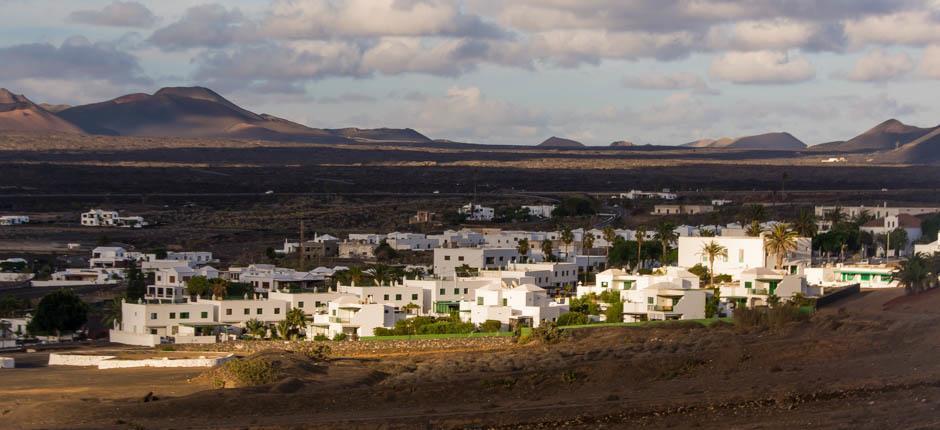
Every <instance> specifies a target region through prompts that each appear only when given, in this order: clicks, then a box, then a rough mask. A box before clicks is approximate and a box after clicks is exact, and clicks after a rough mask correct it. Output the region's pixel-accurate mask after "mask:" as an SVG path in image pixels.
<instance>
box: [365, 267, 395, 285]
mask: <svg viewBox="0 0 940 430" xmlns="http://www.w3.org/2000/svg"><path fill="white" fill-rule="evenodd" d="M370 270H371V271H372V279H373V280H374V281H375V285H376V286H382V285H385V284H386V283H388V282H389V281H390V280H391V279H392V273H391V269H389V267H388V266H386V265H384V264H374V265H372V268H371V269H370Z"/></svg>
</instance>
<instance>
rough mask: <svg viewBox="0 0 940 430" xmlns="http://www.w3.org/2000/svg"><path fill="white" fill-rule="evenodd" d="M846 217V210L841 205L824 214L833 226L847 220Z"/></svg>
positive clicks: (825, 218) (824, 217)
mask: <svg viewBox="0 0 940 430" xmlns="http://www.w3.org/2000/svg"><path fill="white" fill-rule="evenodd" d="M846 218H847V216H846V215H845V212H843V211H842V207H841V206H836V207H835V208H833V209H832V210H831V211H828V212H826V213H825V215H824V216H823V219H824V220H826V221H829V222H830V223H831V224H832V226H833V227H835V226H836V225H837V224H842V223H843V222H845V220H846Z"/></svg>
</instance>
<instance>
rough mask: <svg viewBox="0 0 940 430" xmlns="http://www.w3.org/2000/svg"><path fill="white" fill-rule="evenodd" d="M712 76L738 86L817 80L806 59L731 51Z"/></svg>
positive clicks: (722, 57)
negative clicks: (814, 78)
mask: <svg viewBox="0 0 940 430" xmlns="http://www.w3.org/2000/svg"><path fill="white" fill-rule="evenodd" d="M710 73H711V76H712V77H714V78H717V79H721V80H725V81H730V82H734V83H736V84H791V83H797V82H804V81H808V80H810V79H813V77H815V76H816V71H815V69H814V68H813V65H812V64H810V62H809V61H808V60H806V59H805V58H803V57H796V58H791V57H790V56H789V55H788V54H787V53H786V52H774V51H754V52H737V51H732V52H728V53H725V54H722V55H720V56H718V57H716V58H715V59H714V60H713V61H712V64H711V68H710Z"/></svg>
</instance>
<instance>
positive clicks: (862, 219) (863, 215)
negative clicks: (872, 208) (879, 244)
mask: <svg viewBox="0 0 940 430" xmlns="http://www.w3.org/2000/svg"><path fill="white" fill-rule="evenodd" d="M873 219H875V217H873V216H872V215H871V212H869V211H868V209H862V210H860V211H858V214H856V215H855V216H854V217H852V224H855V225H856V226H857V227H861V226H863V225H865V224H867V223H868V221H871V220H873Z"/></svg>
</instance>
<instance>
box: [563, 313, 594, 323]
mask: <svg viewBox="0 0 940 430" xmlns="http://www.w3.org/2000/svg"><path fill="white" fill-rule="evenodd" d="M587 323H588V317H587V315H585V314H582V313H581V312H565V313H563V314H561V315H559V316H558V325H559V326H569V325H583V324H587Z"/></svg>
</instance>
